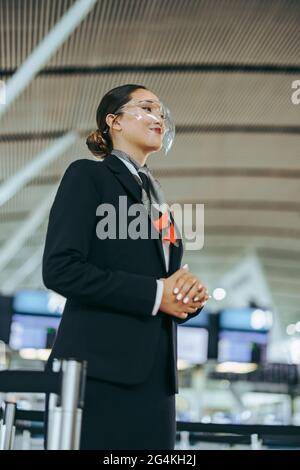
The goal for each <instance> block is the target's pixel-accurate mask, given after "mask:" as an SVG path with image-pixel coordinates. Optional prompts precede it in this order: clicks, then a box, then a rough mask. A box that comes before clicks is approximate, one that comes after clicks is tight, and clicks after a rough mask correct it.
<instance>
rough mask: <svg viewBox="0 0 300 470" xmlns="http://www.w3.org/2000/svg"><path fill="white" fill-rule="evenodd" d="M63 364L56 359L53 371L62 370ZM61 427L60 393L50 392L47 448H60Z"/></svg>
mask: <svg viewBox="0 0 300 470" xmlns="http://www.w3.org/2000/svg"><path fill="white" fill-rule="evenodd" d="M61 365H62V362H61V360H59V359H54V360H53V364H52V370H53V372H55V373H59V372H60V371H61ZM60 388H61V387H60ZM60 429H61V406H60V395H59V394H57V393H50V394H49V403H48V427H47V450H57V449H59V439H60Z"/></svg>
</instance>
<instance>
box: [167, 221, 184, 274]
mask: <svg viewBox="0 0 300 470" xmlns="http://www.w3.org/2000/svg"><path fill="white" fill-rule="evenodd" d="M170 215H171V221H172V223H173V224H174V226H175V229H176V234H177V235H179V236H180V237H181V232H180V230H179V228H178V225H177V224H176V222H175V220H174V217H173V215H172V212H170ZM178 242H179V244H178V246H176V245H173V243H171V244H170V262H169V270H168V274H169V275H171V274H173V273H174V272H175V271H177V270H178V269H179V268H180V263H181V259H182V254H183V243H182V239H181V238H178Z"/></svg>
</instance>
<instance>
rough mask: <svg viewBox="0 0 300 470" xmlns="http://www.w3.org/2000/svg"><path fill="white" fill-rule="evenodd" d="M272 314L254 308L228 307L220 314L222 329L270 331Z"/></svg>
mask: <svg viewBox="0 0 300 470" xmlns="http://www.w3.org/2000/svg"><path fill="white" fill-rule="evenodd" d="M271 326H272V314H271V312H269V311H264V310H260V309H254V308H236V309H226V310H223V311H222V312H221V314H220V329H221V330H240V331H269V330H270V328H271Z"/></svg>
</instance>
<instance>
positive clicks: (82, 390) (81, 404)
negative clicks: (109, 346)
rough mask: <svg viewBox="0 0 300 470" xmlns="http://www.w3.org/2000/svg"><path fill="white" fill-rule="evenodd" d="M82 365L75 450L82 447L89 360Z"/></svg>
mask: <svg viewBox="0 0 300 470" xmlns="http://www.w3.org/2000/svg"><path fill="white" fill-rule="evenodd" d="M81 365H82V367H81V373H80V386H79V398H78V407H77V410H76V423H75V437H74V450H79V449H80V437H81V423H82V413H83V407H84V396H85V385H86V371H87V362H86V361H83V362H82V363H81Z"/></svg>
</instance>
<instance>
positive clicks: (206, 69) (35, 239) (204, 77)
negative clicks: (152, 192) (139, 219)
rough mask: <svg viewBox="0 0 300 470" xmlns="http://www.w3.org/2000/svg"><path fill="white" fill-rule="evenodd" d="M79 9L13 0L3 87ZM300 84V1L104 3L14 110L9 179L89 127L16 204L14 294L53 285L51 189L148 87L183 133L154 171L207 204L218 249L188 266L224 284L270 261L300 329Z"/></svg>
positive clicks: (9, 241) (8, 230)
mask: <svg viewBox="0 0 300 470" xmlns="http://www.w3.org/2000/svg"><path fill="white" fill-rule="evenodd" d="M75 3H76V2H75V1H74V0H73V1H71V0H43V1H38V0H23V1H22V0H0V80H2V81H4V82H5V83H7V84H8V83H9V81H10V80H11V78H12V77H13V76H14V74H15V72H16V71H17V70H19V69H20V66H21V65H22V64H23V63H24V61H25V60H26V59H27V58H28V57H29V56H30V54H32V53H33V51H34V50H35V48H36V47H37V46H38V44H39V43H40V42H41V41H42V40H43V38H44V37H46V35H47V34H48V33H50V31H51V29H52V28H54V26H55V24H56V23H57V22H58V21H59V19H60V18H61V17H62V16H63V15H64V14H65V13H66V12H67V11H68V10H69V9H70V8H71V7H72V6H73V5H75ZM297 79H298V80H299V79H300V2H299V1H279V0H278V1H276V0H275V1H262V0H254V1H251V0H250V1H247V0H245V1H234V0H221V1H215V0H207V1H199V0H198V1H196V0H195V1H193V0H101V1H100V0H99V1H97V2H95V3H94V5H93V7H92V8H91V10H90V11H89V12H88V13H87V15H86V16H85V18H83V19H82V21H81V22H80V23H79V24H78V25H77V27H76V29H75V30H74V31H73V32H72V33H71V34H70V35H69V37H67V38H66V39H65V41H64V42H63V43H62V44H61V45H60V47H59V48H58V50H57V51H56V52H55V53H54V54H53V55H52V57H50V58H49V60H48V61H47V63H46V64H45V65H44V66H43V67H42V69H41V70H40V71H39V72H38V73H37V74H36V76H35V77H34V78H33V80H32V81H31V82H30V83H29V84H28V85H27V86H26V87H25V89H24V90H23V91H22V93H20V94H19V96H17V97H16V99H15V100H14V101H13V102H12V103H11V105H10V106H9V107H8V108H7V109H6V111H5V113H4V114H3V115H2V116H0V180H1V181H0V184H3V183H4V182H5V181H8V180H10V178H12V177H13V176H14V175H15V174H16V173H17V172H19V171H21V170H22V169H24V168H26V165H27V164H28V163H29V162H31V161H33V159H34V158H35V157H36V156H37V155H42V152H43V151H44V150H46V149H48V148H49V147H50V146H53V145H54V144H56V143H57V144H58V145H59V143H60V142H61V141H62V139H63V138H64V136H65V135H67V136H68V135H69V132H70V131H73V130H75V131H78V132H79V134H78V137H77V139H75V140H74V138H73V140H72V139H71V140H70V143H69V145H65V149H64V150H63V147H62V148H61V149H60V153H59V154H58V157H57V158H55V159H53V160H52V161H51V163H49V164H48V165H47V166H45V167H43V168H42V170H41V171H40V172H38V173H36V172H34V173H33V175H32V177H30V178H29V179H28V180H27V182H26V184H25V185H20V188H19V190H18V191H16V192H15V193H14V194H12V195H11V197H10V198H9V199H8V200H6V201H5V202H4V203H3V204H2V206H1V208H0V221H1V234H0V267H1V270H0V290H1V288H2V289H3V288H5V289H6V290H8V291H9V289H10V288H13V289H18V288H23V287H30V288H41V287H42V286H43V283H42V279H41V263H40V261H41V250H42V248H43V244H44V238H45V231H46V227H47V219H48V214H49V212H48V211H47V210H46V211H45V210H44V209H45V204H46V207H48V209H49V207H50V205H49V194H50V195H51V194H52V193H51V191H53V190H55V188H57V185H58V183H59V181H60V179H61V176H62V174H63V172H64V170H65V169H66V167H67V166H68V164H69V163H70V162H71V161H73V160H75V159H77V158H93V156H92V155H91V154H90V153H89V151H88V149H87V148H86V145H85V136H86V135H87V133H88V132H89V131H91V130H92V129H95V128H96V122H95V112H96V107H97V104H98V102H99V100H100V98H101V97H102V95H103V94H104V93H105V92H106V91H108V90H109V89H110V88H113V87H115V86H118V85H120V84H124V83H142V84H144V85H145V86H147V87H148V88H149V89H151V90H152V91H154V92H155V93H156V94H157V95H158V96H159V97H160V98H161V99H162V101H164V102H165V103H166V104H167V105H168V106H169V107H170V109H171V110H172V111H173V115H174V117H175V120H176V125H177V134H176V140H175V144H174V146H173V148H172V150H171V151H170V153H169V154H167V155H166V156H165V155H163V154H160V153H158V154H154V155H151V156H150V158H149V160H148V164H149V166H150V168H152V169H153V172H154V173H155V176H157V177H158V178H159V180H160V181H161V183H162V185H163V187H164V189H165V193H166V196H167V199H168V202H169V204H172V203H173V202H179V203H182V204H183V203H191V202H194V203H201V204H204V205H205V206H204V207H205V242H204V248H203V249H202V250H200V251H198V252H192V251H190V252H187V253H186V260H189V261H190V262H191V266H193V268H194V269H196V270H197V273H198V274H199V276H200V277H201V278H202V279H203V281H204V282H206V284H207V285H208V287H209V288H210V289H212V288H213V287H215V286H217V285H218V282H219V280H220V279H222V276H223V275H224V274H225V273H227V272H228V270H230V269H232V268H233V267H234V266H236V264H237V263H239V262H240V261H241V260H242V259H243V258H244V257H245V256H246V255H248V254H256V255H257V257H258V259H259V261H260V263H261V267H262V269H263V272H264V273H265V275H266V281H267V285H268V287H269V288H270V291H271V294H272V298H273V301H274V303H275V306H276V308H277V309H278V311H279V312H280V315H281V318H282V320H283V322H284V324H288V323H290V322H293V321H297V320H298V319H299V316H300V315H299V314H300V306H299V301H300V164H299V162H300V154H299V152H300V150H299V149H300V105H298V106H297V105H294V104H293V103H292V101H291V95H292V87H291V86H292V82H293V81H294V80H297ZM47 197H48V200H47ZM43 204H44V206H43ZM41 206H43V207H42V208H41ZM36 213H38V217H37V219H36V223H34V220H33V219H34V214H36ZM37 220H38V222H37Z"/></svg>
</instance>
